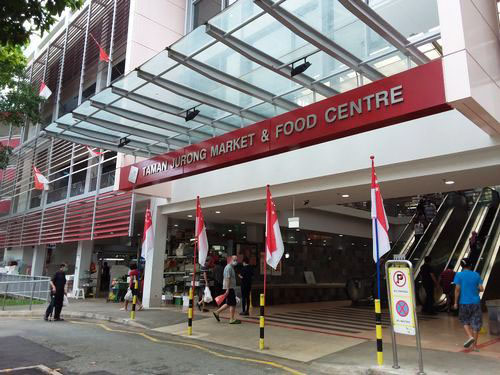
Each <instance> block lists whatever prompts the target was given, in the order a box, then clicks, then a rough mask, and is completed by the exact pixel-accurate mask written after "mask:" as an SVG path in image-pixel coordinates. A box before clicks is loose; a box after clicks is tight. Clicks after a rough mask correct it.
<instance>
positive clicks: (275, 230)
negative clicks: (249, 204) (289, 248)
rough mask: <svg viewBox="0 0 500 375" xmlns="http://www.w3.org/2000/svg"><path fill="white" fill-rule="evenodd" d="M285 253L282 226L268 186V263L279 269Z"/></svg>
mask: <svg viewBox="0 0 500 375" xmlns="http://www.w3.org/2000/svg"><path fill="white" fill-rule="evenodd" d="M284 252H285V246H284V245H283V239H282V238H281V231H280V224H279V223H278V215H277V214H276V206H275V205H274V202H273V198H272V197H271V190H270V189H269V185H267V202H266V262H267V264H269V265H270V266H271V267H272V268H273V269H276V268H277V267H278V264H279V263H280V260H281V257H282V256H283V253H284Z"/></svg>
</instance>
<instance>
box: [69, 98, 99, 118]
mask: <svg viewBox="0 0 500 375" xmlns="http://www.w3.org/2000/svg"><path fill="white" fill-rule="evenodd" d="M97 111H99V110H98V109H97V108H95V107H92V106H91V105H90V100H87V101H85V102H83V103H82V104H81V105H80V106H79V107H78V108H77V109H75V110H74V111H73V112H74V113H78V114H80V115H83V116H90V115H92V114H93V113H96V112H97Z"/></svg>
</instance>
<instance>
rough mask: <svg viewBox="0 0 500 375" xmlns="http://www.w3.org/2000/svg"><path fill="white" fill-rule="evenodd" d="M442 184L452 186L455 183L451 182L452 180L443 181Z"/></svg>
mask: <svg viewBox="0 0 500 375" xmlns="http://www.w3.org/2000/svg"><path fill="white" fill-rule="evenodd" d="M444 183H445V184H446V185H453V184H454V183H455V181H453V180H444Z"/></svg>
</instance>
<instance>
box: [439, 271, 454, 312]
mask: <svg viewBox="0 0 500 375" xmlns="http://www.w3.org/2000/svg"><path fill="white" fill-rule="evenodd" d="M454 279H455V271H453V266H452V265H451V264H449V265H448V267H446V269H445V270H444V271H443V272H441V275H439V280H438V281H439V285H441V288H442V289H443V293H444V294H445V295H446V312H450V310H451V307H452V306H453V305H454V303H453V300H454V299H453V288H454V284H453V280H454Z"/></svg>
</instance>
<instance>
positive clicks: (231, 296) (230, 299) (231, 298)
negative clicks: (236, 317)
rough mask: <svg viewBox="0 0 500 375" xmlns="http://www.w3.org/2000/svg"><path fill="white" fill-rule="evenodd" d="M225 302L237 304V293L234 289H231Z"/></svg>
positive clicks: (229, 304)
mask: <svg viewBox="0 0 500 375" xmlns="http://www.w3.org/2000/svg"><path fill="white" fill-rule="evenodd" d="M224 303H225V304H227V305H228V306H236V293H235V292H234V289H229V293H228V295H227V297H226V300H225V301H224Z"/></svg>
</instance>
